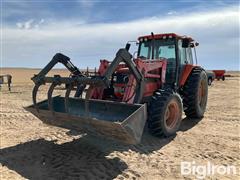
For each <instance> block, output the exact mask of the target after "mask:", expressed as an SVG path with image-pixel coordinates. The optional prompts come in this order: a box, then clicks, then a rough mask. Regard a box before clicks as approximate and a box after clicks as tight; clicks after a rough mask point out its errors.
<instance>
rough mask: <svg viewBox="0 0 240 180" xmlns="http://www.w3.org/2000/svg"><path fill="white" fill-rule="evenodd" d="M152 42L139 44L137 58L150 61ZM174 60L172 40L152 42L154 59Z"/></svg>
mask: <svg viewBox="0 0 240 180" xmlns="http://www.w3.org/2000/svg"><path fill="white" fill-rule="evenodd" d="M152 43H153V41H152V40H148V41H145V42H141V43H140V45H139V46H140V47H139V52H138V57H139V58H142V59H152ZM161 58H166V59H172V58H174V59H175V58H176V53H175V41H174V39H156V40H155V42H154V59H161Z"/></svg>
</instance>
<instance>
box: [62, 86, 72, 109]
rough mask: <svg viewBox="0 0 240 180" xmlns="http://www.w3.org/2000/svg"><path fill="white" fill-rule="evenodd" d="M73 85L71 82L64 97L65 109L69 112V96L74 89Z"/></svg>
mask: <svg viewBox="0 0 240 180" xmlns="http://www.w3.org/2000/svg"><path fill="white" fill-rule="evenodd" d="M72 88H73V85H72V84H69V86H68V88H67V91H66V93H65V98H64V106H65V111H66V113H68V108H69V96H70V93H71V91H72Z"/></svg>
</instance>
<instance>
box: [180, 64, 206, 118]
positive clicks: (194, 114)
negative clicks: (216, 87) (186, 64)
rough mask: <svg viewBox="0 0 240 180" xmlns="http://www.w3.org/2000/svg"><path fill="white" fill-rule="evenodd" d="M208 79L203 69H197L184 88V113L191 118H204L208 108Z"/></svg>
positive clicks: (193, 71)
mask: <svg viewBox="0 0 240 180" xmlns="http://www.w3.org/2000/svg"><path fill="white" fill-rule="evenodd" d="M207 98H208V78H207V74H206V72H205V71H204V70H203V69H201V68H195V69H193V70H192V73H191V74H190V75H189V77H188V79H187V82H186V84H185V85H184V88H183V106H184V109H185V110H184V112H185V114H186V116H187V117H189V118H202V117H203V115H204V112H205V110H206V106H207Z"/></svg>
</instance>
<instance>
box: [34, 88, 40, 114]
mask: <svg viewBox="0 0 240 180" xmlns="http://www.w3.org/2000/svg"><path fill="white" fill-rule="evenodd" d="M40 85H41V84H35V86H34V88H33V91H32V100H33V105H34V107H35V108H36V110H37V112H39V108H38V105H37V92H38V89H39V87H40Z"/></svg>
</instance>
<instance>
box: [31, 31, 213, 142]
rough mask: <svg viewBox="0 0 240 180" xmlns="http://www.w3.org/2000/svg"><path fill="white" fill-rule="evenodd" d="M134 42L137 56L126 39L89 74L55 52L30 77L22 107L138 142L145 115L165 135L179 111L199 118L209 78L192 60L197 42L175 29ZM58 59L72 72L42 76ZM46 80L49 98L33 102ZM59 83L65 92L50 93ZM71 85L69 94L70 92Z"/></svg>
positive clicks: (61, 123)
mask: <svg viewBox="0 0 240 180" xmlns="http://www.w3.org/2000/svg"><path fill="white" fill-rule="evenodd" d="M137 44H138V51H137V57H136V58H133V57H132V55H131V54H130V53H129V48H130V44H129V43H127V45H126V47H125V48H123V49H120V50H119V51H118V52H117V54H116V57H115V59H114V60H113V61H111V62H110V61H108V60H101V61H100V67H99V69H98V73H97V75H95V76H92V77H87V76H85V75H84V74H83V73H82V72H80V71H79V70H78V68H77V67H75V66H74V65H73V64H72V63H71V61H70V58H68V57H67V56H65V55H63V54H60V53H58V54H56V55H55V56H54V57H53V59H52V61H50V62H49V64H48V65H47V66H46V67H45V68H44V69H42V70H41V72H39V74H37V75H35V76H34V77H33V78H32V80H33V81H34V83H35V87H34V89H33V105H31V106H29V107H26V109H27V110H29V111H30V112H32V113H33V114H34V115H36V116H37V117H38V118H39V119H41V120H42V121H43V122H45V123H48V124H51V125H55V126H60V127H64V128H68V129H75V130H83V131H86V132H90V133H94V134H96V133H97V134H99V135H100V134H103V135H105V136H108V137H111V138H114V139H118V140H120V141H122V142H125V143H131V144H135V143H138V142H140V140H141V135H142V133H143V128H144V126H145V122H146V120H147V125H148V128H149V130H150V132H151V133H152V134H154V135H156V136H164V137H168V136H171V135H174V134H175V133H176V131H177V130H178V129H179V126H180V124H181V121H182V112H183V111H184V112H185V115H186V116H187V117H189V118H201V117H203V115H204V112H205V109H206V105H207V97H208V80H207V75H206V72H205V70H204V69H203V68H201V67H200V66H198V65H194V62H193V54H192V50H194V57H195V59H196V51H195V47H196V46H198V43H197V42H195V41H194V40H193V39H192V38H191V37H187V36H179V35H177V34H174V33H169V34H153V33H152V34H151V35H147V36H141V37H139V38H138V43H137ZM196 60H197V59H196ZM59 62H60V63H62V64H64V65H65V66H66V68H67V69H68V70H69V71H70V72H71V75H70V76H69V77H61V76H60V75H55V76H54V77H46V74H47V73H48V72H49V71H50V70H51V69H52V68H53V67H54V65H55V64H57V63H59ZM45 83H51V86H50V88H49V91H48V99H47V100H44V101H42V102H36V95H37V91H38V88H39V86H40V85H42V84H45ZM61 84H65V85H66V86H67V87H68V88H67V90H66V94H65V97H61V96H55V97H52V93H53V90H54V88H55V87H56V86H58V85H61ZM74 89H76V92H75V95H74V97H69V95H70V92H71V91H72V90H74Z"/></svg>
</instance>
